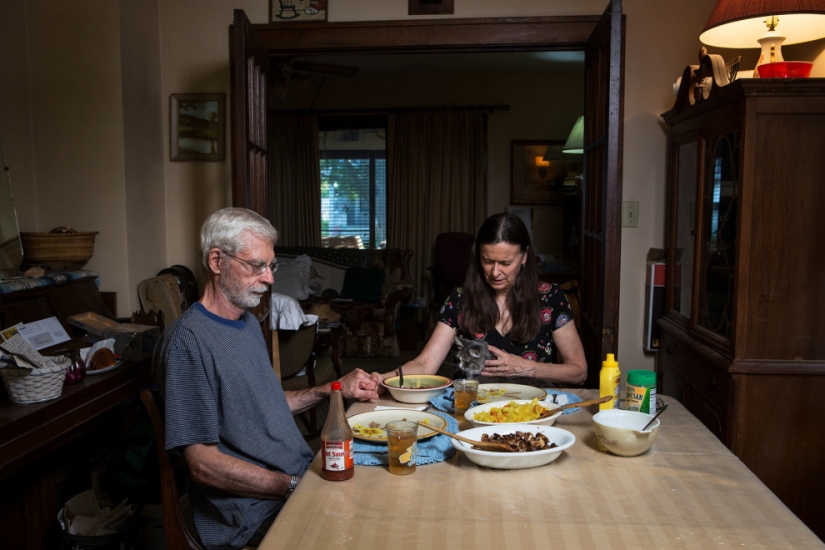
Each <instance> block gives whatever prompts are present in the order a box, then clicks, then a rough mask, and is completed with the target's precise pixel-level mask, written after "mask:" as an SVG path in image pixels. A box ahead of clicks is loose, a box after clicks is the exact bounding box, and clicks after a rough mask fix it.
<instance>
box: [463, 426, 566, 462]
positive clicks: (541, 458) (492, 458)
mask: <svg viewBox="0 0 825 550" xmlns="http://www.w3.org/2000/svg"><path fill="white" fill-rule="evenodd" d="M458 435H461V436H464V437H466V438H468V439H472V440H475V441H501V442H504V443H506V444H507V445H508V446H510V447H511V448H513V449H515V450H514V451H513V452H506V451H482V450H480V449H475V448H473V446H472V445H470V444H469V443H465V442H463V441H457V440H455V439H453V440H452V443H453V447H455V448H456V449H458V450H459V451H461V452H463V453H464V454H465V456H466V457H467V458H468V459H470V460H471V461H472V462H475V463H476V464H478V465H479V466H486V467H487V468H496V469H499V470H519V469H522V468H536V467H538V466H544V465H545V464H550V463H551V462H553V461H554V460H556V459H557V458H558V457H559V456H560V455H561V453H562V452H563V451H564V450H565V449H568V448H570V447H572V446H573V444H574V443H575V442H576V436H575V435H573V434H572V433H570V432H568V431H567V430H563V429H561V428H556V427H553V426H540V425H527V424H511V425H505V426H502V425H499V426H484V427H481V428H471V429H469V430H464V431H462V432H458Z"/></svg>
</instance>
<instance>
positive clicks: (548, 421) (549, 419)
mask: <svg viewBox="0 0 825 550" xmlns="http://www.w3.org/2000/svg"><path fill="white" fill-rule="evenodd" d="M532 402H533V400H532V399H513V400H510V401H495V402H493V403H484V404H483V405H478V406H475V407H472V408H470V409H467V412H466V413H464V419H465V420H467V422H471V423H472V424H473V426H476V427H481V426H507V425H510V424H515V422H483V421H481V420H476V419H475V418H474V416H475V414H476V413H479V412H486V411H489V410H490V409H492V408H499V409H500V408H501V407H503V406H505V405H507V404H508V403H517V404H519V405H524V404H528V405H529V404H530V403H532ZM538 405H539V406H540V407H543V408H545V409H547V410H553V409H557V408H558V407H559V406H558V405H556V404H555V403H549V402H547V401H539V402H538ZM563 412H564V411H558V412H556V413H553V414H551V415H550V416H545V417H544V418H539V419H538V420H530V421H529V422H518V424H520V425H522V426H525V425H528V426H529V425H542V426H552V425H553V423H554V422H555V421H556V419H557V418H558V417H560V416H561V414H562V413H563Z"/></svg>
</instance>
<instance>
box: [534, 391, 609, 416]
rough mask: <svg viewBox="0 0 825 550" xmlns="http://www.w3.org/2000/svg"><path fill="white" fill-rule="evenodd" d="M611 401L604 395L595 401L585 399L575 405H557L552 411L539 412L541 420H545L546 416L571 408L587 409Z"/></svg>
mask: <svg viewBox="0 0 825 550" xmlns="http://www.w3.org/2000/svg"><path fill="white" fill-rule="evenodd" d="M611 399H613V396H612V395H604V396H602V397H599V398H597V399H587V400H586V401H577V402H575V403H567V404H565V405H559V406H558V407H554V408H552V409H546V410H544V411H542V412H541V418H545V417H548V416H552V415H554V414H556V413H557V412H559V411H563V410H564V409H572V408H573V407H587V406H588V405H599V404H601V403H607V402H608V401H610V400H611Z"/></svg>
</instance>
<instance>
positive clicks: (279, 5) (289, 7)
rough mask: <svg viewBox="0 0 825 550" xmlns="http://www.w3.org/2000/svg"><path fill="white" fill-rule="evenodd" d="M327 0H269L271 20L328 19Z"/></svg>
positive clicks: (275, 21)
mask: <svg viewBox="0 0 825 550" xmlns="http://www.w3.org/2000/svg"><path fill="white" fill-rule="evenodd" d="M326 20H327V0H269V21H270V22H271V23H281V22H284V21H326Z"/></svg>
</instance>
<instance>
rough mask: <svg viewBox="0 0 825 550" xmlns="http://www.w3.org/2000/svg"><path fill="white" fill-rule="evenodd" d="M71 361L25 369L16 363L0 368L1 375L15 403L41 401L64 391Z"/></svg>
mask: <svg viewBox="0 0 825 550" xmlns="http://www.w3.org/2000/svg"><path fill="white" fill-rule="evenodd" d="M71 364H72V363H71V361H69V360H66V362H65V363H64V364H61V365H57V366H54V367H46V368H40V369H24V368H20V367H18V366H16V365H7V366H5V367H2V368H0V376H2V377H3V382H4V383H5V384H6V391H7V392H8V394H9V399H11V401H12V402H13V403H40V402H41V401H49V400H50V399H57V398H58V397H60V394H61V393H63V380H64V379H65V378H66V371H67V370H69V367H70V366H71Z"/></svg>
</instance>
